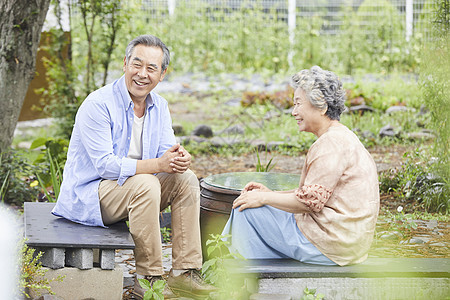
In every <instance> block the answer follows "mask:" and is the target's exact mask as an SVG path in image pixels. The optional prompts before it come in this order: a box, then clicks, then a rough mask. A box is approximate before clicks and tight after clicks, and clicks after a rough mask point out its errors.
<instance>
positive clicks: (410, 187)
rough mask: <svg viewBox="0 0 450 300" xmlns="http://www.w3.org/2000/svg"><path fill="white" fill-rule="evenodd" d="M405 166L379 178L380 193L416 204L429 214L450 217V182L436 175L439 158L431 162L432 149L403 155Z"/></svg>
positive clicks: (417, 150)
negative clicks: (448, 215)
mask: <svg viewBox="0 0 450 300" xmlns="http://www.w3.org/2000/svg"><path fill="white" fill-rule="evenodd" d="M404 157H405V162H404V163H403V164H402V165H401V166H400V167H399V168H396V169H393V170H390V171H389V172H384V173H382V174H381V175H380V190H381V192H384V193H391V192H393V193H395V194H396V195H397V196H398V197H400V198H404V199H411V200H417V201H418V202H419V203H421V204H422V205H423V207H424V208H425V209H426V210H427V211H429V212H443V213H447V212H448V210H449V208H450V198H449V197H448V196H447V195H449V193H450V191H449V188H448V187H449V182H448V179H446V178H443V177H440V176H439V175H438V174H436V173H435V172H434V170H435V169H436V167H435V166H434V164H436V163H439V161H438V160H437V159H436V158H433V159H431V160H430V158H429V149H427V148H423V149H419V148H418V149H416V151H414V152H412V153H409V152H406V153H405V154H404Z"/></svg>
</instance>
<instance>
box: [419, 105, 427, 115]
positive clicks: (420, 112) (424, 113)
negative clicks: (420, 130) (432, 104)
mask: <svg viewBox="0 0 450 300" xmlns="http://www.w3.org/2000/svg"><path fill="white" fill-rule="evenodd" d="M428 112H429V111H428V108H426V106H425V105H423V104H422V105H421V106H420V110H419V116H423V115H426V114H427V113H428Z"/></svg>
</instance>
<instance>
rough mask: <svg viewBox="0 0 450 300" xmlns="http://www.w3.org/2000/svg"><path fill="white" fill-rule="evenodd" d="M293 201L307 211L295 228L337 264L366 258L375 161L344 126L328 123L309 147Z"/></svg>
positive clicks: (373, 215) (373, 212)
mask: <svg viewBox="0 0 450 300" xmlns="http://www.w3.org/2000/svg"><path fill="white" fill-rule="evenodd" d="M296 196H297V199H298V200H299V201H300V202H301V203H303V204H305V205H306V206H307V207H309V209H310V212H308V213H301V214H296V215H295V218H296V220H297V225H298V227H299V229H300V231H301V232H302V233H303V234H304V235H305V236H306V237H307V238H308V240H309V241H310V242H311V243H312V244H314V245H315V246H316V247H317V248H318V249H319V250H320V251H321V252H322V253H323V254H324V255H325V256H327V257H328V258H329V259H331V260H332V261H334V262H335V263H336V264H338V265H341V266H343V265H348V264H354V263H360V262H362V261H364V260H365V259H366V258H367V253H368V251H369V248H370V245H371V243H372V240H373V235H374V230H375V224H376V221H377V217H378V210H379V207H380V196H379V187H378V175H377V168H376V165H375V162H374V161H373V159H372V157H371V156H370V154H369V152H368V151H367V150H366V149H365V148H364V146H363V145H362V144H361V142H360V141H359V139H358V137H357V136H356V135H355V134H354V133H353V132H352V131H350V130H349V129H348V128H347V127H345V126H344V125H338V126H332V127H330V128H329V129H328V131H327V132H326V133H324V134H323V135H322V136H320V137H319V138H318V139H317V140H316V141H315V142H314V144H313V145H312V146H311V148H310V150H309V151H308V154H307V156H306V161H305V165H304V166H303V170H302V176H301V179H300V187H299V189H297V190H296Z"/></svg>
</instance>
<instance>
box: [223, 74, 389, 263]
mask: <svg viewBox="0 0 450 300" xmlns="http://www.w3.org/2000/svg"><path fill="white" fill-rule="evenodd" d="M292 85H293V87H294V88H295V93H294V109H293V111H292V115H293V116H294V118H295V120H296V121H297V124H298V127H299V130H300V131H307V132H311V133H313V134H315V135H316V136H317V140H316V141H315V142H314V143H313V145H312V146H311V148H310V149H309V151H308V154H307V156H306V160H305V164H304V166H303V170H302V174H301V179H300V184H299V188H298V189H295V190H292V191H281V192H275V191H271V190H270V189H269V188H267V187H265V186H264V185H262V184H260V183H256V182H250V183H248V184H247V185H246V186H245V187H244V189H243V190H242V193H241V195H240V196H239V197H238V198H237V199H236V200H235V201H234V203H233V211H232V213H231V216H230V219H229V220H228V223H227V225H226V226H225V229H224V234H229V233H231V247H230V248H232V249H233V248H234V249H233V250H237V251H238V252H239V253H240V254H241V255H242V256H244V257H245V258H248V259H256V258H259V259H266V258H267V259H268V258H293V259H296V260H299V261H301V262H305V263H313V264H322V265H335V264H337V265H341V266H343V265H348V264H354V263H360V262H362V261H364V260H365V259H366V258H367V253H368V251H369V248H370V245H371V242H372V239H373V234H374V229H375V223H376V220H377V216H378V210H379V203H380V200H379V191H378V177H377V170H376V165H375V163H374V161H373V159H372V157H371V156H370V154H369V152H368V151H367V150H366V149H365V148H364V146H363V145H362V144H361V142H360V141H359V140H358V138H357V137H356V135H355V134H354V133H353V132H352V131H350V130H349V129H348V128H347V127H345V126H344V125H343V124H341V123H340V122H339V119H340V114H341V113H342V112H343V111H344V108H345V106H344V101H345V91H344V89H343V88H342V83H341V82H340V81H339V79H338V77H337V76H336V75H335V74H334V73H332V72H330V71H325V70H322V69H321V68H320V67H317V66H315V67H312V68H311V69H309V70H302V71H300V72H299V73H297V74H295V75H294V76H293V77H292Z"/></svg>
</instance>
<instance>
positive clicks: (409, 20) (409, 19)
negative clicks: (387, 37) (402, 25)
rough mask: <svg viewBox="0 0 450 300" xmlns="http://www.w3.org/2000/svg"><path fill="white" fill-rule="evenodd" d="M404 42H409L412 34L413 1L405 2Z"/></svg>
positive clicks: (407, 0)
mask: <svg viewBox="0 0 450 300" xmlns="http://www.w3.org/2000/svg"><path fill="white" fill-rule="evenodd" d="M405 8H406V36H405V38H406V41H407V42H409V40H410V38H411V36H412V33H413V21H414V20H413V17H414V15H413V13H414V11H413V9H414V8H413V0H406V7H405Z"/></svg>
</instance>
